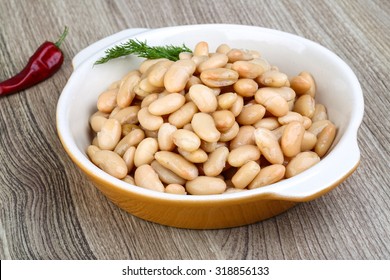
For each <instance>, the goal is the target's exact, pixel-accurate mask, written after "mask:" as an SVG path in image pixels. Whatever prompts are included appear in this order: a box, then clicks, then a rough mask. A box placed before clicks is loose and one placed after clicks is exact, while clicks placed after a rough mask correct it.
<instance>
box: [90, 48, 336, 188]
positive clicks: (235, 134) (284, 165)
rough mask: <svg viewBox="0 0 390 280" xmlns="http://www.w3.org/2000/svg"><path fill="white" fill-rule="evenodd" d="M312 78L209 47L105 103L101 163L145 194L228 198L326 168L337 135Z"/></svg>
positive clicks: (164, 64) (113, 91) (158, 65)
mask: <svg viewBox="0 0 390 280" xmlns="http://www.w3.org/2000/svg"><path fill="white" fill-rule="evenodd" d="M315 93H316V85H315V81H314V79H313V77H312V75H311V74H310V73H308V72H301V73H299V74H297V75H296V76H293V77H288V76H287V75H286V74H285V73H283V72H281V71H280V70H279V69H278V68H277V67H275V66H272V65H270V64H269V63H268V62H267V61H266V60H265V59H263V58H262V57H261V56H260V54H259V53H258V52H257V51H249V50H242V49H235V48H230V47H229V46H228V45H226V44H222V45H220V46H219V47H218V48H217V49H216V51H215V52H214V53H211V52H209V46H208V44H207V43H206V42H199V43H198V44H197V45H196V46H195V48H194V52H193V53H182V54H180V59H179V60H178V61H176V62H173V61H170V60H167V59H154V60H145V61H144V62H143V63H142V64H141V65H140V67H139V69H138V70H134V71H131V72H129V73H128V74H127V75H126V76H124V77H123V78H122V79H121V80H119V81H117V82H114V83H113V84H112V85H111V86H110V87H109V88H108V89H107V90H106V91H104V92H103V93H101V94H100V96H99V98H98V101H97V109H98V111H97V112H96V113H94V114H93V115H92V116H91V118H90V125H91V128H92V130H93V131H94V133H95V135H96V136H95V138H94V139H93V141H92V145H90V146H89V147H88V149H87V154H88V156H89V158H90V159H91V161H92V162H93V163H94V164H95V165H97V166H98V167H100V168H101V169H102V170H104V171H105V172H107V173H109V174H110V175H112V176H114V177H116V178H119V179H122V180H124V181H126V182H129V183H131V184H134V185H137V186H139V187H142V188H147V189H151V190H155V191H159V192H166V193H173V194H193V195H206V194H221V193H230V192H237V191H243V190H248V189H255V188H259V187H262V186H266V185H269V184H272V183H275V182H278V181H280V180H283V179H286V178H290V177H292V176H294V175H297V174H299V173H301V172H302V171H304V170H306V169H308V168H310V167H311V166H313V165H314V164H316V163H318V162H319V161H320V158H321V157H323V156H324V155H325V154H326V153H327V151H328V149H329V148H330V146H331V144H332V142H333V140H334V138H335V135H336V127H335V125H334V124H333V123H332V122H331V121H329V120H328V116H327V111H326V108H325V106H324V105H322V104H320V103H316V102H315V99H314V97H315Z"/></svg>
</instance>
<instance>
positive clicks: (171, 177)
mask: <svg viewBox="0 0 390 280" xmlns="http://www.w3.org/2000/svg"><path fill="white" fill-rule="evenodd" d="M150 165H151V166H152V167H153V169H154V171H155V172H156V173H157V175H158V177H159V178H160V180H161V181H162V182H164V183H165V184H180V185H183V184H185V183H186V180H184V179H183V178H181V177H180V176H178V175H176V173H174V172H172V171H171V170H169V169H168V168H165V167H164V166H162V165H161V164H160V163H159V162H158V161H157V160H153V161H152V163H151V164H150Z"/></svg>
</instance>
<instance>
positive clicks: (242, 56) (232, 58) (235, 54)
mask: <svg viewBox="0 0 390 280" xmlns="http://www.w3.org/2000/svg"><path fill="white" fill-rule="evenodd" d="M227 56H228V58H229V62H231V63H234V62H236V61H239V60H244V61H246V60H251V59H253V55H252V54H251V53H249V52H247V51H244V50H240V49H231V50H230V51H229V52H228V53H227Z"/></svg>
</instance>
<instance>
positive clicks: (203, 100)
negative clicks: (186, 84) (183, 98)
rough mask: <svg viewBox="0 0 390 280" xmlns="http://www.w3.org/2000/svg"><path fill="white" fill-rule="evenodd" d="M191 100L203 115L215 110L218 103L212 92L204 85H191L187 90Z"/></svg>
mask: <svg viewBox="0 0 390 280" xmlns="http://www.w3.org/2000/svg"><path fill="white" fill-rule="evenodd" d="M188 94H189V96H190V98H191V100H192V101H193V102H194V103H195V105H196V106H197V107H198V109H199V111H201V112H203V113H211V112H214V111H215V110H216V109H217V106H218V101H217V97H216V96H215V95H214V93H213V90H212V89H211V88H209V87H207V86H205V85H201V84H198V85H193V86H192V87H191V88H190V90H189V93H188Z"/></svg>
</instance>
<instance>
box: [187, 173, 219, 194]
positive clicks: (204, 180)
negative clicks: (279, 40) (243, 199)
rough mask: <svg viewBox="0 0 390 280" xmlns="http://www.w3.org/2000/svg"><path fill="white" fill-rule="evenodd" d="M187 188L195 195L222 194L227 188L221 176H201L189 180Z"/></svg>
mask: <svg viewBox="0 0 390 280" xmlns="http://www.w3.org/2000/svg"><path fill="white" fill-rule="evenodd" d="M186 190H187V192H188V193H189V194H193V195H208V194H221V193H223V192H224V191H225V190H226V183H225V182H224V181H223V180H222V179H220V178H216V177H208V176H199V177H197V178H195V179H193V180H190V181H187V183H186Z"/></svg>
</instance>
